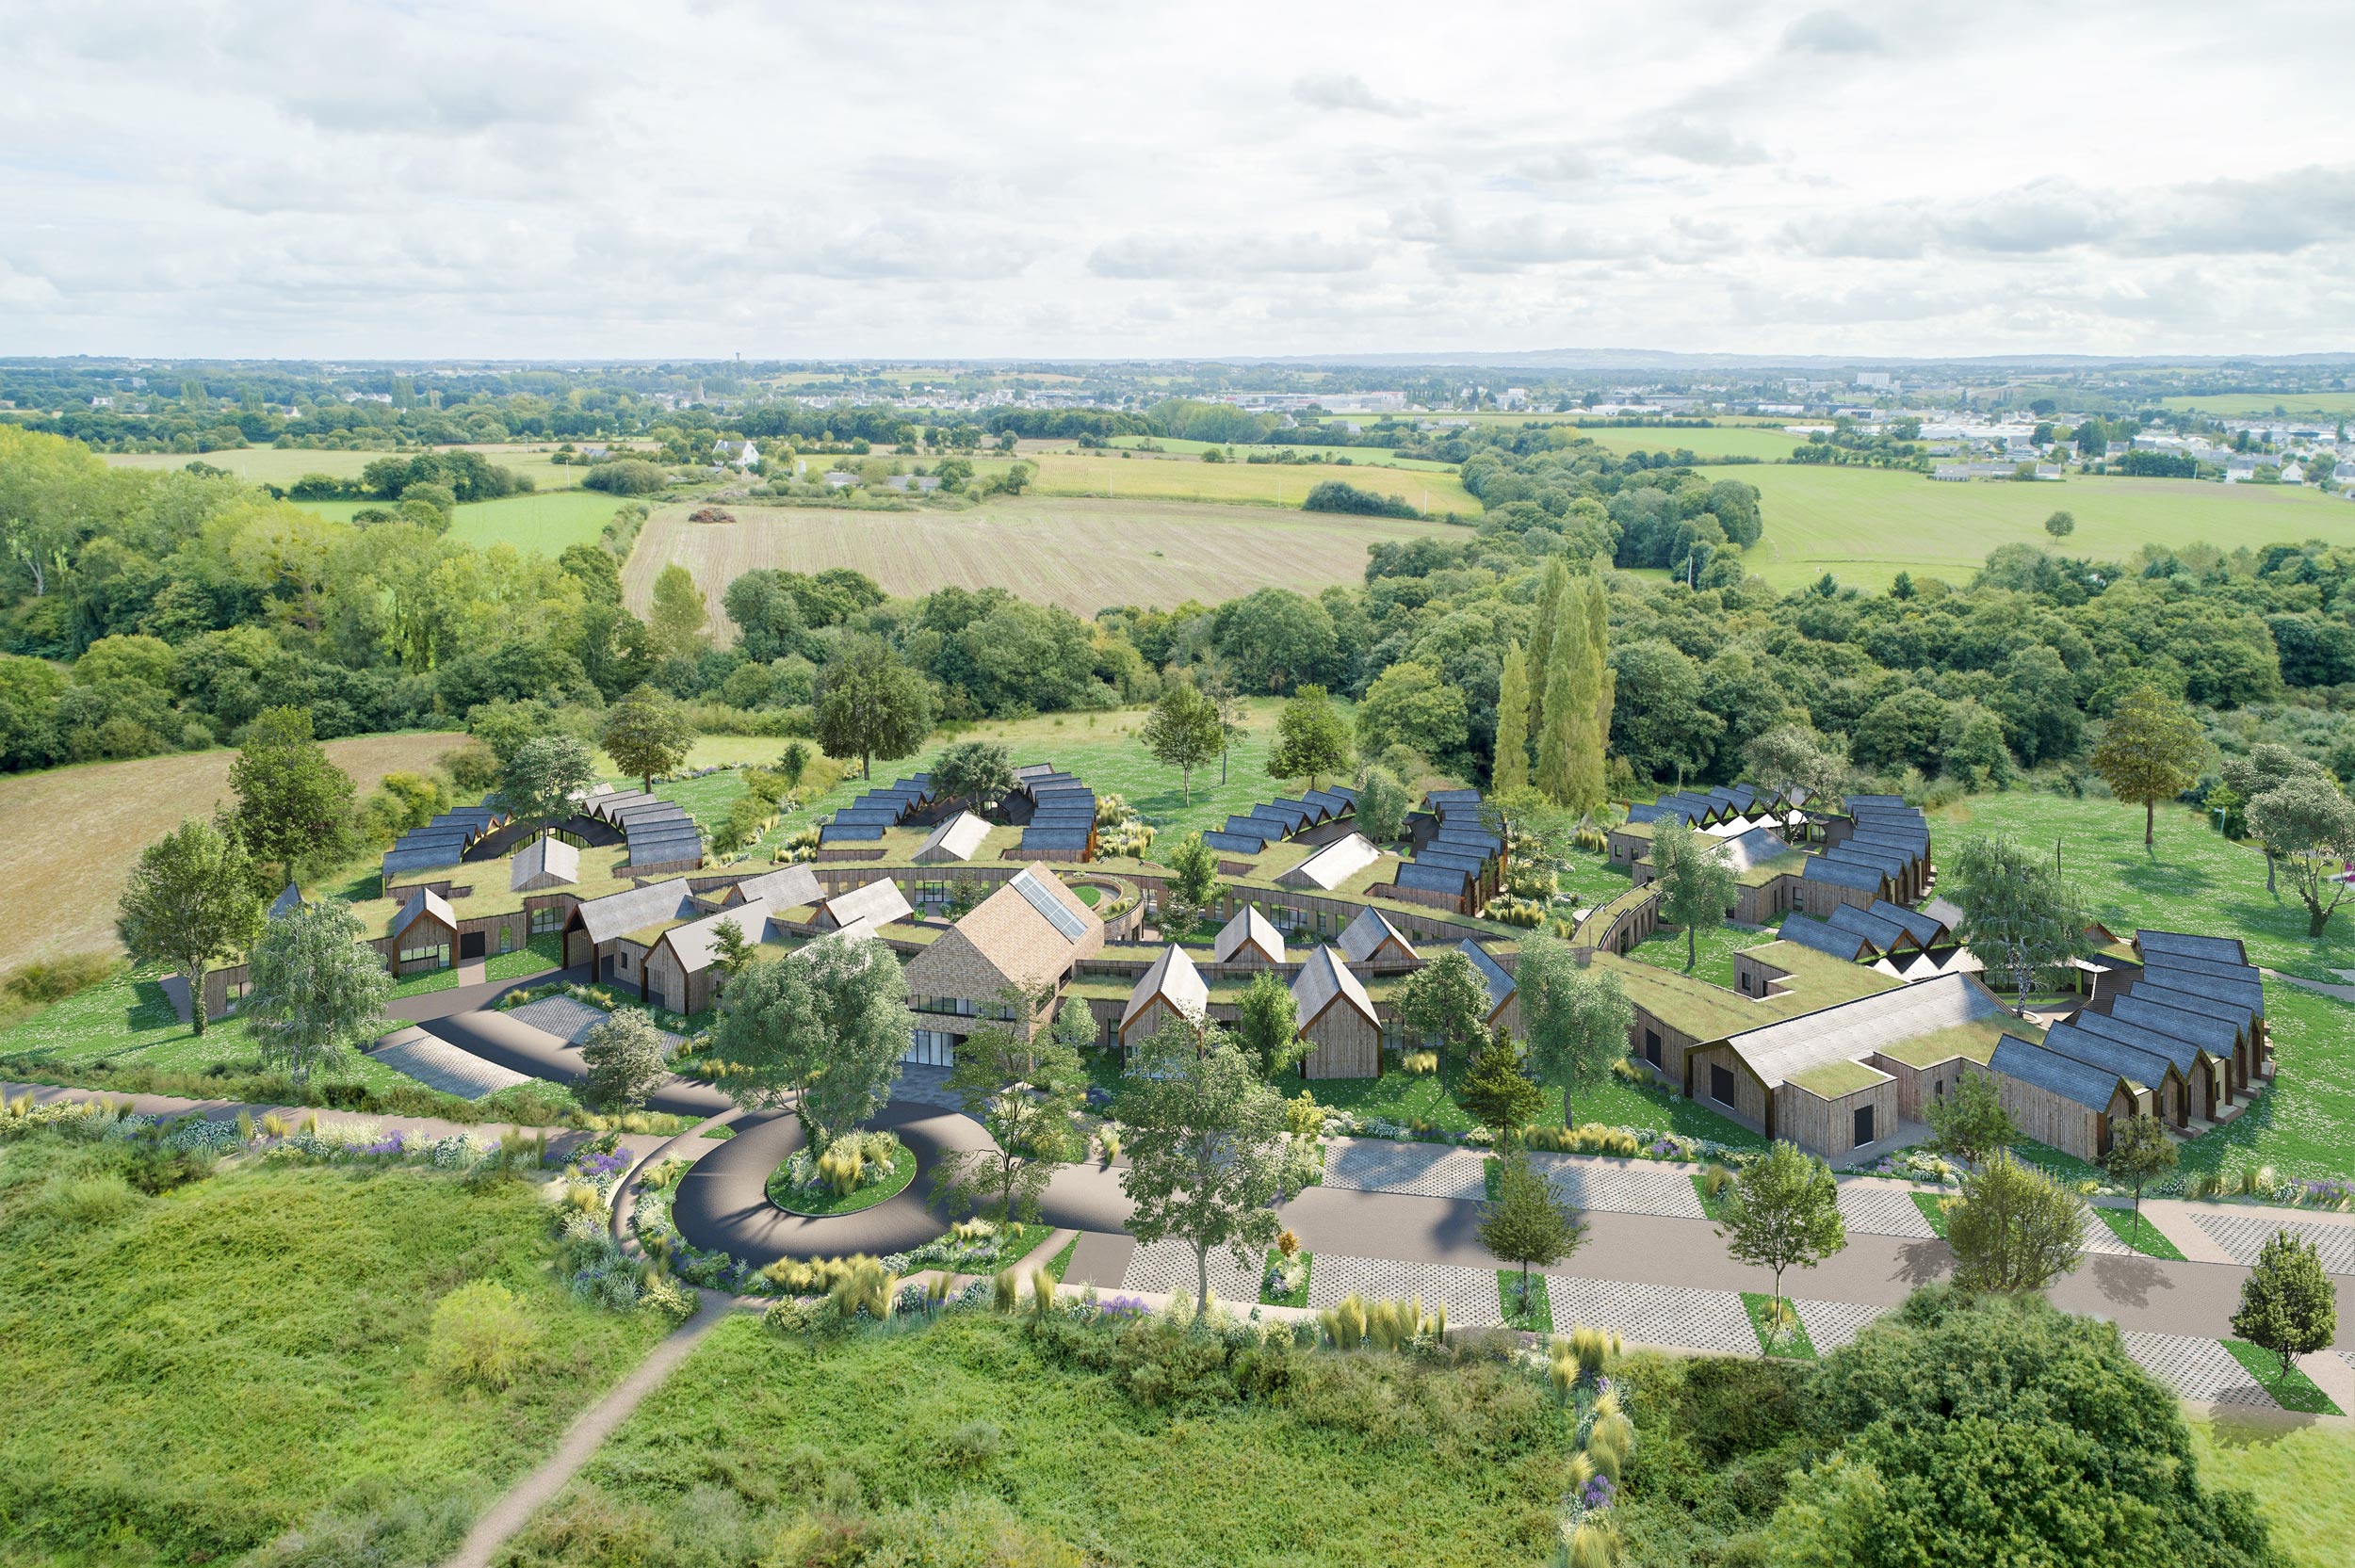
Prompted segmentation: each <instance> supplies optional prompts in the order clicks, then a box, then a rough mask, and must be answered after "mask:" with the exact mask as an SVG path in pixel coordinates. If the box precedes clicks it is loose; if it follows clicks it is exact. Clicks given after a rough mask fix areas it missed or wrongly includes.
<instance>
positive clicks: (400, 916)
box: [385, 887, 458, 936]
mask: <svg viewBox="0 0 2355 1568" xmlns="http://www.w3.org/2000/svg"><path fill="white" fill-rule="evenodd" d="M420 914H430V915H431V916H432V917H433V918H434V919H436V920H439V921H440V922H441V923H442V924H443V925H445V926H447V927H448V928H449V929H451V930H456V929H458V916H457V915H456V914H454V913H451V911H450V907H449V900H448V899H447V898H445V897H442V896H441V895H440V894H438V893H436V892H434V891H433V890H432V889H431V888H430V887H416V888H412V889H410V890H409V897H408V898H407V899H406V900H405V901H404V902H403V903H402V904H401V906H400V912H399V913H397V914H395V915H394V916H393V925H392V929H391V930H389V931H387V932H386V933H385V934H386V935H388V936H398V935H399V934H400V933H401V932H403V931H405V930H407V929H409V928H410V926H411V925H413V924H414V923H415V921H416V919H417V917H418V916H419V915H420Z"/></svg>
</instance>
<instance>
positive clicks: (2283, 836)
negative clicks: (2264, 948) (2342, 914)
mask: <svg viewBox="0 0 2355 1568" xmlns="http://www.w3.org/2000/svg"><path fill="white" fill-rule="evenodd" d="M2242 815H2244V816H2247V817H2248V819H2249V832H2253V833H2255V834H2256V835H2257V837H2258V839H2259V840H2260V841H2261V842H2262V843H2263V844H2264V845H2265V847H2266V855H2267V857H2268V858H2269V859H2271V860H2276V861H2279V862H2280V863H2281V865H2282V869H2283V872H2284V874H2285V875H2286V876H2287V877H2288V879H2289V884H2290V891H2292V892H2293V893H2296V894H2297V895H2298V902H2299V903H2302V904H2304V905H2305V906H2306V934H2307V935H2308V936H2310V937H2318V936H2320V935H2321V934H2322V932H2323V929H2324V928H2325V927H2327V926H2328V925H2330V923H2331V915H2332V914H2334V913H2337V912H2338V907H2339V904H2340V902H2341V901H2342V900H2343V899H2345V898H2346V897H2347V887H2348V883H2347V881H2345V880H2344V879H2343V877H2342V876H2341V868H2342V867H2343V866H2344V865H2346V864H2347V861H2349V860H2350V859H2355V804H2350V803H2349V802H2348V800H2347V797H2346V795H2344V794H2343V793H2341V792H2340V789H2339V786H2338V785H2337V784H2335V783H2333V782H2332V781H2331V780H2330V779H2328V778H2318V777H2314V776H2313V775H2301V776H2299V777H2296V778H2290V779H2285V780H2283V781H2282V783H2280V784H2276V785H2274V786H2273V788H2271V789H2269V790H2267V791H2266V793H2264V794H2263V795H2260V796H2258V797H2257V798H2256V799H2254V800H2250V801H2249V803H2248V805H2246V806H2244V807H2243V808H2242Z"/></svg>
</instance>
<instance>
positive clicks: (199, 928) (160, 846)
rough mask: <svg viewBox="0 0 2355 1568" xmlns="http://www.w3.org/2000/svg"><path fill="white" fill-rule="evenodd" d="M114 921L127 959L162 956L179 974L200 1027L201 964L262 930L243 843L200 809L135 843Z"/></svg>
mask: <svg viewBox="0 0 2355 1568" xmlns="http://www.w3.org/2000/svg"><path fill="white" fill-rule="evenodd" d="M115 929H116V931H117V932H118V933H119V934H120V935H121V936H122V946H124V947H125V948H127V949H128V950H129V951H130V954H131V959H132V962H136V963H168V964H171V965H172V966H173V967H174V968H176V969H177V970H178V971H179V972H180V974H181V975H182V976H183V977H185V978H187V982H188V997H189V1002H190V1009H189V1010H190V1012H191V1013H192V1014H193V1021H194V1025H195V1029H196V1032H197V1033H198V1034H200V1035H201V1034H203V1032H204V972H205V971H206V970H207V969H210V968H211V967H212V966H213V964H214V963H215V962H218V961H219V960H221V959H226V958H234V957H235V956H236V955H237V954H239V953H242V952H244V951H245V950H246V948H248V947H249V946H252V944H253V941H254V939H255V938H256V937H258V936H260V935H261V934H262V900H261V898H260V897H259V896H258V895H256V894H255V892H254V890H253V868H252V863H251V862H250V861H249V860H248V859H247V858H246V853H245V848H244V846H242V845H240V844H239V843H238V842H237V841H236V839H235V837H233V836H232V835H230V834H228V833H224V832H221V831H220V830H219V829H218V828H216V827H214V826H213V825H212V824H211V823H210V822H206V821H204V820H203V818H201V817H194V816H191V817H187V818H185V819H183V820H182V822H181V823H180V825H179V826H178V827H176V828H174V829H172V830H171V832H168V833H166V834H165V835H164V836H163V837H161V838H159V839H157V840H156V841H155V842H154V843H153V844H150V845H149V846H148V847H147V848H146V849H142V850H140V851H139V858H138V864H137V865H134V866H132V868H131V880H130V884H129V885H128V886H126V887H125V888H124V889H123V890H122V913H121V915H120V917H119V918H118V919H117V920H116V922H115Z"/></svg>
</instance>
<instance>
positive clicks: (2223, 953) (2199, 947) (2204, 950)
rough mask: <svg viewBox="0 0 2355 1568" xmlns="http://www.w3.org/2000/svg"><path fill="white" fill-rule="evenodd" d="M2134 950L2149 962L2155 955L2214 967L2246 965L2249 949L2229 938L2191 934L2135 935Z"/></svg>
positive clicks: (2154, 933) (2144, 932)
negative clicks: (2235, 964)
mask: <svg viewBox="0 0 2355 1568" xmlns="http://www.w3.org/2000/svg"><path fill="white" fill-rule="evenodd" d="M2135 947H2136V951H2138V952H2140V953H2141V954H2142V955H2143V957H2144V959H2145V961H2146V962H2147V961H2148V960H2149V958H2150V956H2151V955H2152V954H2153V953H2174V954H2177V955H2179V956H2181V957H2184V958H2195V959H2206V960H2207V961H2208V962H2211V963H2247V962H2249V949H2248V948H2246V947H2244V946H2241V944H2240V939H2239V938H2237V937H2230V936H2195V935H2193V934H2192V933H2190V932H2188V931H2136V932H2135Z"/></svg>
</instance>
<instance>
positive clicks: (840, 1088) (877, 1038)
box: [713, 938, 916, 1153]
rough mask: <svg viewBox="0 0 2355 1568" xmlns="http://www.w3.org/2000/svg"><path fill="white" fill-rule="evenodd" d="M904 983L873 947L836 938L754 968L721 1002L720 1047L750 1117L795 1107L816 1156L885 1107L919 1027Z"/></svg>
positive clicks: (732, 1087)
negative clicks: (769, 1109)
mask: <svg viewBox="0 0 2355 1568" xmlns="http://www.w3.org/2000/svg"><path fill="white" fill-rule="evenodd" d="M907 994H908V987H907V978H906V977H905V976H904V975H902V974H901V970H900V963H899V961H898V960H897V959H895V958H894V957H892V955H891V950H890V949H889V948H887V947H885V946H884V945H883V944H881V943H879V942H873V941H859V940H845V939H842V938H830V939H827V940H825V941H820V942H815V943H812V944H811V945H810V946H807V947H804V948H802V949H801V950H799V951H798V952H794V953H791V954H788V955H786V956H783V957H779V958H773V959H767V960H764V961H762V962H758V963H755V964H754V965H753V966H752V967H751V968H749V969H747V970H745V971H744V972H743V973H742V974H740V975H739V976H737V977H736V978H735V979H734V980H732V981H730V982H729V984H728V988H727V990H726V991H724V992H723V993H722V994H721V997H720V1019H719V1023H718V1024H717V1025H716V1026H714V1029H713V1045H714V1048H715V1050H716V1052H717V1054H718V1055H719V1057H720V1058H721V1059H723V1060H724V1061H726V1062H727V1063H728V1064H729V1066H730V1068H731V1069H732V1071H731V1072H730V1073H729V1074H728V1075H727V1077H726V1079H725V1081H724V1087H725V1088H726V1090H727V1092H728V1097H729V1098H731V1099H733V1100H734V1101H735V1102H736V1103H737V1104H738V1105H739V1106H743V1107H746V1108H747V1109H762V1108H767V1107H772V1106H777V1105H781V1104H783V1103H785V1102H786V1101H787V1100H788V1099H790V1100H791V1101H792V1102H793V1108H794V1112H795V1114H796V1115H798V1116H799V1117H800V1118H801V1123H802V1129H803V1132H804V1135H805V1136H806V1137H807V1138H808V1140H809V1144H810V1147H811V1148H812V1149H813V1150H816V1151H818V1152H820V1153H823V1152H824V1150H825V1148H826V1145H828V1144H829V1143H831V1142H833V1141H834V1140H835V1139H836V1138H837V1137H839V1136H841V1135H842V1134H843V1133H846V1132H849V1131H852V1130H853V1129H854V1128H856V1127H857V1126H858V1125H859V1123H862V1122H864V1121H866V1120H867V1119H868V1118H869V1117H870V1116H872V1115H873V1114H874V1113H875V1112H876V1111H877V1110H879V1109H881V1108H882V1107H883V1105H884V1102H885V1100H886V1099H888V1098H889V1097H890V1092H891V1085H892V1083H893V1082H894V1080H896V1079H897V1078H898V1077H899V1075H900V1059H901V1057H902V1056H904V1055H906V1053H907V1048H908V1041H909V1040H910V1039H911V1038H912V1035H913V1031H914V1029H915V1027H916V1017H915V1014H913V1013H911V1012H910V1011H909V1010H908V1006H907Z"/></svg>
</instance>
